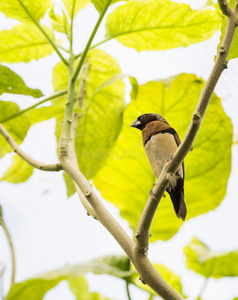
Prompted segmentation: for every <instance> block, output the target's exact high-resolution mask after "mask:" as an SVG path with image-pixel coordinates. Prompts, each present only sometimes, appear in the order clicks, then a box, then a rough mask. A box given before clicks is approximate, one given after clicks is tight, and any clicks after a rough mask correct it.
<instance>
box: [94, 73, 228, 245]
mask: <svg viewBox="0 0 238 300" xmlns="http://www.w3.org/2000/svg"><path fill="white" fill-rule="evenodd" d="M203 86H204V81H203V80H201V79H198V78H197V77H196V76H195V75H192V74H181V75H179V76H178V77H177V78H175V79H174V80H173V81H172V83H171V85H170V87H168V84H167V82H166V83H165V84H164V83H161V82H155V81H152V82H148V83H146V84H145V85H141V86H139V89H138V93H137V98H136V100H133V101H132V102H131V103H130V104H129V106H128V107H127V109H126V110H125V112H124V116H123V126H122V131H121V134H120V135H119V138H118V139H117V143H116V145H115V147H114V149H113V151H112V152H111V155H110V157H109V159H108V160H107V163H106V165H105V167H104V168H103V169H101V170H100V172H99V173H98V174H97V176H96V177H95V178H94V184H95V186H96V188H97V189H98V190H99V191H100V192H101V194H102V196H103V197H104V198H105V199H106V200H109V201H110V202H112V203H113V204H115V205H116V206H117V207H118V208H119V209H120V213H121V216H122V217H123V218H125V219H126V220H127V221H128V222H129V224H130V227H131V228H132V229H133V230H134V231H136V228H137V226H138V222H139V219H140V217H141V214H142V211H143V208H144V206H145V203H146V201H147V199H148V196H149V191H150V189H151V188H152V187H153V182H155V181H156V179H155V177H154V175H153V172H152V170H151V167H150V164H149V162H148V159H147V157H146V155H145V153H144V149H143V144H142V138H141V132H140V131H139V130H136V129H135V128H131V127H129V125H130V124H131V123H132V122H133V121H134V120H135V119H136V118H137V117H138V116H139V115H141V114H143V113H148V112H155V113H159V114H160V115H162V116H163V117H165V118H166V120H167V121H168V122H169V123H170V124H171V126H172V127H173V128H175V129H176V131H177V132H178V134H179V135H180V137H181V138H183V137H184V135H185V132H186V130H187V128H188V125H189V123H190V120H191V118H192V114H193V112H194V110H195V107H196V103H197V101H198V98H199V95H200V93H201V90H202V88H203ZM231 145H232V125H231V122H230V119H229V118H228V117H227V116H226V114H225V113H224V111H223V108H222V106H221V103H220V99H219V98H217V97H216V96H215V95H213V97H212V99H211V103H210V105H209V107H208V110H207V113H206V116H205V118H204V120H203V123H202V126H201V129H200V132H199V134H198V136H197V138H196V141H195V143H194V148H193V151H192V152H190V153H189V155H188V156H187V157H186V159H185V202H186V203H187V208H188V214H187V219H190V218H192V217H195V216H197V215H199V214H202V213H206V212H208V211H209V210H211V209H215V208H216V207H217V206H218V205H219V204H220V203H221V201H222V200H223V198H224V196H225V194H226V185H227V181H228V178H229V175H230V169H231ZM115 191H117V192H116V193H115ZM182 224H183V222H182V221H181V220H179V219H177V217H176V215H175V213H174V210H173V206H172V202H171V200H170V198H169V196H168V195H167V197H166V198H162V200H161V202H160V204H159V207H158V210H157V212H156V215H155V218H154V220H153V223H152V228H151V234H152V238H151V241H156V240H158V239H162V240H167V239H169V238H171V237H172V236H173V235H174V234H175V233H176V232H177V231H178V230H179V228H180V226H181V225H182Z"/></svg>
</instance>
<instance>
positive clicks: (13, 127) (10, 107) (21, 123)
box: [0, 100, 30, 157]
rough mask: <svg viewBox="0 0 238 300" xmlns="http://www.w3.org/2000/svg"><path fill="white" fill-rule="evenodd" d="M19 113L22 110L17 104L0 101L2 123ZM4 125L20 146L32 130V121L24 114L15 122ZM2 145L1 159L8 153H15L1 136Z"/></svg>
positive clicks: (14, 120) (0, 150) (0, 147)
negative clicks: (29, 130) (30, 129)
mask: <svg viewBox="0 0 238 300" xmlns="http://www.w3.org/2000/svg"><path fill="white" fill-rule="evenodd" d="M18 111H20V108H19V106H18V105H17V104H16V103H14V102H10V101H1V100H0V123H2V122H1V120H3V119H5V118H7V117H8V116H10V115H12V114H14V113H16V112H18ZM2 125H3V126H4V127H5V128H6V130H7V131H8V132H9V133H10V134H11V135H12V137H13V138H14V140H15V141H16V142H17V143H18V144H21V143H22V141H23V140H24V138H25V136H26V134H27V131H28V129H29V128H30V120H29V117H28V116H27V115H26V114H22V115H20V116H19V117H17V118H14V119H13V120H9V121H7V122H3V123H2ZM0 145H1V146H0V157H2V156H4V155H5V154H6V153H8V152H12V151H13V150H12V148H11V147H10V146H9V145H8V143H7V142H6V141H5V139H4V138H3V137H2V135H1V134H0Z"/></svg>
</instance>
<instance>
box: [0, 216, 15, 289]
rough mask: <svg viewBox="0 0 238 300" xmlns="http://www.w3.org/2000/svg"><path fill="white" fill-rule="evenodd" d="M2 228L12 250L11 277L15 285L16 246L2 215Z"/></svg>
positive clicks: (0, 221) (0, 220) (0, 222)
mask: <svg viewBox="0 0 238 300" xmlns="http://www.w3.org/2000/svg"><path fill="white" fill-rule="evenodd" d="M0 226H2V228H3V230H4V232H5V235H6V237H7V241H8V244H9V246H10V250H11V257H12V276H11V285H13V284H14V282H15V276H16V257H15V251H14V246H13V242H12V238H11V234H10V232H9V230H8V228H7V225H6V223H5V222H4V220H3V217H2V215H1V216H0Z"/></svg>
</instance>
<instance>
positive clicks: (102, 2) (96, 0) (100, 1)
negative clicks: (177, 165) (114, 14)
mask: <svg viewBox="0 0 238 300" xmlns="http://www.w3.org/2000/svg"><path fill="white" fill-rule="evenodd" d="M119 1H126V2H127V1H128V0H112V1H111V3H110V5H112V4H114V3H116V2H119ZM92 4H93V5H94V6H95V8H96V10H97V11H98V12H99V13H101V12H102V10H103V8H104V7H105V6H106V4H107V0H92Z"/></svg>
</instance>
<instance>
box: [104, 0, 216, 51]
mask: <svg viewBox="0 0 238 300" xmlns="http://www.w3.org/2000/svg"><path fill="white" fill-rule="evenodd" d="M220 23H221V17H220V16H219V15H218V14H217V13H216V12H215V11H212V10H210V9H203V10H199V9H197V10H192V9H191V7H190V6H189V5H187V4H184V3H174V2H172V1H170V0H146V1H130V2H128V3H127V4H125V5H122V6H119V7H118V8H116V9H115V10H114V11H113V12H112V13H111V14H110V15H109V16H108V17H107V21H106V32H107V33H106V37H107V38H110V39H111V38H116V39H117V40H118V41H119V42H120V43H122V44H123V45H125V46H127V47H130V48H135V49H136V50H137V51H143V50H166V49H171V48H176V47H186V46H188V45H190V44H194V43H199V42H201V41H204V40H206V39H208V38H210V37H211V36H212V35H213V34H214V33H215V32H217V31H218V30H219V27H220Z"/></svg>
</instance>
